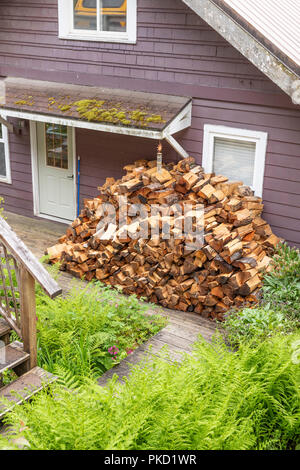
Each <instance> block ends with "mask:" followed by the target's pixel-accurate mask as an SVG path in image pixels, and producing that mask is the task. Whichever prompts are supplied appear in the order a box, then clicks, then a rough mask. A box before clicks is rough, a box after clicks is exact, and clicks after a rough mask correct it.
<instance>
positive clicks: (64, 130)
mask: <svg viewBox="0 0 300 470" xmlns="http://www.w3.org/2000/svg"><path fill="white" fill-rule="evenodd" d="M72 140H73V139H72V129H71V128H70V127H67V126H61V125H58V124H48V123H42V122H39V123H38V124H37V157H38V158H37V160H38V177H39V213H40V215H46V216H51V217H55V218H59V219H66V220H68V221H70V220H73V219H74V218H75V175H74V165H73V158H74V157H73V145H72Z"/></svg>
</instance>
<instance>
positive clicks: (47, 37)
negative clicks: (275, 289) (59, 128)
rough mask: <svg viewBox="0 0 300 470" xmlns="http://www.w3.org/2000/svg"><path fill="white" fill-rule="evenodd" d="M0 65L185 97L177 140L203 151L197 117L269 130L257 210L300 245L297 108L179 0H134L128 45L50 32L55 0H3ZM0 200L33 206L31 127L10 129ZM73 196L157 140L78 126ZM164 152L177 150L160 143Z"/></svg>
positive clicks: (19, 72)
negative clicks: (188, 111) (189, 112)
mask: <svg viewBox="0 0 300 470" xmlns="http://www.w3.org/2000/svg"><path fill="white" fill-rule="evenodd" d="M0 75H4V76H7V75H11V76H18V77H25V78H33V79H43V80H53V81H58V82H66V83H77V84H85V85H97V86H108V87H112V88H113V87H115V88H125V89H131V90H139V91H151V92H158V93H169V94H175V95H176V94H177V95H181V96H192V97H193V120H192V127H191V128H190V129H188V130H187V131H184V132H182V133H181V134H180V137H179V140H180V141H181V143H182V145H183V146H184V148H185V149H186V150H187V151H188V152H190V153H191V154H192V155H194V156H195V157H196V158H197V160H198V161H199V163H201V161H202V143H203V126H204V124H215V125H225V126H230V127H238V128H245V129H250V130H258V131H263V132H268V134H269V140H268V148H267V158H266V170H265V179H264V194H263V196H264V202H265V214H264V215H265V217H266V219H267V220H268V221H269V222H270V223H271V224H272V227H273V229H274V231H275V233H277V234H278V235H279V236H282V237H285V238H286V239H287V240H288V241H289V242H290V243H291V244H294V245H296V246H299V247H300V226H299V219H300V111H299V107H296V106H293V105H292V102H291V100H290V98H289V97H287V96H286V95H285V94H284V93H283V92H281V91H280V89H279V88H277V87H276V86H275V85H274V84H273V83H272V82H271V81H270V80H269V79H267V78H266V77H265V76H264V75H263V74H262V73H261V72H259V71H258V70H257V69H256V68H255V67H254V66H252V65H251V64H250V63H249V62H248V61H247V60H246V59H245V58H244V57H242V56H241V55H240V54H239V53H238V52H237V51H236V50H235V49H233V48H232V47H231V46H230V45H229V44H228V43H226V42H225V41H224V40H223V39H222V38H221V36H219V35H218V33H216V32H215V31H213V30H212V29H211V28H210V27H209V26H208V25H207V24H206V23H204V22H203V21H202V20H201V19H200V18H199V17H198V16H197V15H196V14H194V13H193V12H192V11H191V10H190V9H189V8H187V7H186V6H185V5H184V4H183V2H181V0H163V1H162V0H138V41H137V44H136V45H129V44H111V43H103V42H87V41H84V42H80V41H71V40H60V39H58V20H57V0H46V1H45V2H40V1H39V0H30V1H27V0H24V1H21V0H1V2H0ZM10 140H11V142H10V154H11V160H12V163H11V169H12V179H13V184H12V185H5V184H0V194H3V195H4V197H5V200H6V208H7V210H13V211H15V212H21V213H24V214H25V215H32V211H33V209H32V204H33V203H32V190H31V164H30V141H29V136H28V135H24V136H22V137H19V136H16V135H11V137H10ZM76 143H77V153H78V154H79V155H81V157H82V177H81V199H83V198H84V197H92V196H94V195H95V194H97V186H99V185H100V184H102V183H103V181H104V179H105V177H106V176H114V177H116V178H117V177H119V176H120V175H121V173H122V166H124V165H125V164H126V163H129V162H131V161H134V160H136V159H137V158H145V157H146V158H153V155H154V154H155V145H156V143H155V142H152V141H145V140H143V139H134V138H130V137H124V136H115V135H109V134H100V133H96V132H90V131H89V132H88V131H84V130H78V131H77V136H76ZM164 154H165V156H166V158H168V159H174V158H175V159H178V156H177V155H175V154H174V152H173V151H172V150H171V149H170V148H169V147H168V145H167V144H164Z"/></svg>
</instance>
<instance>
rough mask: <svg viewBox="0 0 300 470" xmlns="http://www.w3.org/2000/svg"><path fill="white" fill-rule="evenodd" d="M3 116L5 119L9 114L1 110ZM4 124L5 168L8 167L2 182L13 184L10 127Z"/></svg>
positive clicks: (1, 177) (0, 177)
mask: <svg viewBox="0 0 300 470" xmlns="http://www.w3.org/2000/svg"><path fill="white" fill-rule="evenodd" d="M1 116H2V117H3V119H4V120H6V119H7V114H6V113H4V112H2V111H1ZM1 125H2V143H3V144H4V155H5V169H6V176H0V183H6V184H12V179H11V168H10V154H9V128H8V127H7V126H6V125H4V124H1V122H0V126H1Z"/></svg>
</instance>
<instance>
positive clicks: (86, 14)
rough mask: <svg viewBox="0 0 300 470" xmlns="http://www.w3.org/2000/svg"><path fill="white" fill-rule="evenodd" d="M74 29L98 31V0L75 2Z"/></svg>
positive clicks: (77, 0) (74, 0)
mask: <svg viewBox="0 0 300 470" xmlns="http://www.w3.org/2000/svg"><path fill="white" fill-rule="evenodd" d="M73 4H74V6H73V10H74V29H83V30H88V31H96V30H97V0H73Z"/></svg>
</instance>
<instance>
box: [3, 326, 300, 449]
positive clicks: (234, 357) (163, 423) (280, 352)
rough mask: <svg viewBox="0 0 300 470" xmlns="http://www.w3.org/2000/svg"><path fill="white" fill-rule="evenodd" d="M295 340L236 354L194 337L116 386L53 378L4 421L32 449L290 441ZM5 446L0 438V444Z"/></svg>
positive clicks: (298, 426) (294, 417) (295, 402)
mask: <svg viewBox="0 0 300 470" xmlns="http://www.w3.org/2000/svg"><path fill="white" fill-rule="evenodd" d="M299 338H300V335H299V334H298V335H293V336H291V337H289V336H288V337H286V336H281V335H279V336H275V337H273V338H271V339H268V340H266V341H262V342H261V344H259V345H257V346H256V347H251V346H250V345H248V344H243V345H241V347H240V349H239V350H238V352H236V353H231V352H229V351H228V349H227V347H226V345H225V344H224V343H223V342H222V341H221V340H218V341H216V342H215V343H214V344H208V343H206V342H205V341H203V340H202V341H199V342H198V343H197V344H196V346H195V351H194V353H193V355H191V356H188V355H186V356H185V357H184V359H183V362H182V363H180V364H179V363H173V364H172V363H170V362H168V361H166V360H165V359H163V358H157V359H156V360H154V361H153V360H150V361H148V362H147V361H145V362H144V363H142V364H141V365H140V366H136V367H135V368H134V369H133V370H132V373H131V375H130V378H129V379H128V380H127V382H126V383H125V385H121V384H118V383H116V381H115V379H113V380H112V381H111V382H110V383H109V384H108V386H107V387H105V388H102V387H99V386H98V385H96V384H95V383H93V382H91V381H87V382H86V383H84V384H83V385H81V386H80V387H77V386H76V388H75V390H74V389H73V391H70V390H68V389H66V388H65V386H63V387H62V386H59V385H54V386H53V387H52V388H51V391H50V393H46V392H44V393H41V394H40V395H37V396H36V397H35V398H34V399H33V401H32V402H31V403H27V404H25V405H24V406H22V407H16V408H15V409H14V410H13V411H12V413H11V414H10V415H8V416H7V418H6V424H8V425H10V426H12V429H13V432H14V434H15V436H14V437H16V438H21V439H23V441H24V440H25V442H26V445H27V446H28V447H29V448H30V449H40V450H43V449H47V450H69V449H74V450H76V449H82V450H85V449H89V450H94V449H100V450H101V449H111V450H133V449H134V450H140V449H143V450H153V449H164V450H181V449H184V450H216V449H218V450H236V449H238V450H251V449H256V450H266V449H267V450H273V449H276V450H279V449H293V448H295V447H296V445H297V444H299V433H300V400H299V399H300V387H299V385H300V367H299V364H298V365H297V364H293V362H292V360H291V356H292V344H293V342H294V341H295V340H299ZM69 380H70V377H66V380H65V382H66V383H68V382H69ZM13 447H14V444H13V442H12V440H11V439H8V438H5V437H1V438H0V448H6V449H7V448H13Z"/></svg>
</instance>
